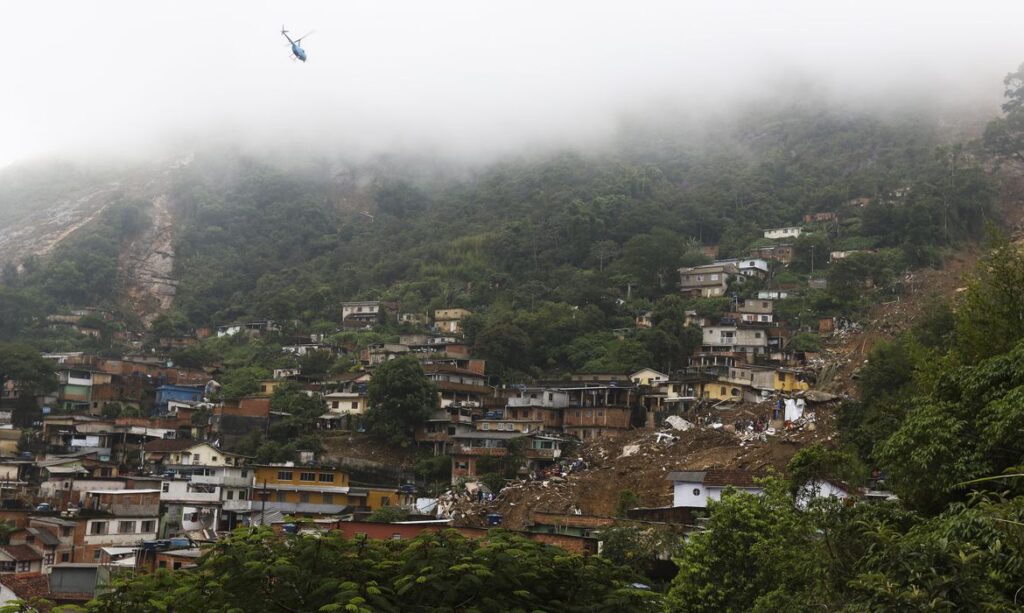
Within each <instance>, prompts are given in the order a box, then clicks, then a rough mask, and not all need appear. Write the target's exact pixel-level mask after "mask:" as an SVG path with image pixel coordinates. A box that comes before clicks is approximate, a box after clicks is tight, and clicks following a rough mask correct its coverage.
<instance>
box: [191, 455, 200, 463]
mask: <svg viewBox="0 0 1024 613" xmlns="http://www.w3.org/2000/svg"><path fill="white" fill-rule="evenodd" d="M192 461H193V462H198V461H199V454H198V453H193V454H192Z"/></svg>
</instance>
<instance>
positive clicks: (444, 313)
mask: <svg viewBox="0 0 1024 613" xmlns="http://www.w3.org/2000/svg"><path fill="white" fill-rule="evenodd" d="M472 314H473V311H470V310H469V309H437V310H436V311H434V328H435V329H436V330H437V331H438V332H440V333H441V334H458V335H461V334H462V320H463V319H465V318H467V317H469V316H470V315H472Z"/></svg>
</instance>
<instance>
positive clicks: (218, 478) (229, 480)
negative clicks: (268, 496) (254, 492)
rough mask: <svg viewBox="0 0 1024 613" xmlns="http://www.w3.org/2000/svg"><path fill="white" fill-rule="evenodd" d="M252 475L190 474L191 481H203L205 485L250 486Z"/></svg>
mask: <svg viewBox="0 0 1024 613" xmlns="http://www.w3.org/2000/svg"><path fill="white" fill-rule="evenodd" d="M252 479H253V478H252V477H251V476H250V477H240V476H235V475H192V479H191V481H192V483H203V484H207V485H220V486H223V487H251V486H252Z"/></svg>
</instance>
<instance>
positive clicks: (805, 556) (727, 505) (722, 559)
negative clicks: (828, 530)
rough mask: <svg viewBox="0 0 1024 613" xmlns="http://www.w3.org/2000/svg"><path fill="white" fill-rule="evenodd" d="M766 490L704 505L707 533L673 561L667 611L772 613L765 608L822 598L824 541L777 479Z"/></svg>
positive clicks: (694, 538)
mask: <svg viewBox="0 0 1024 613" xmlns="http://www.w3.org/2000/svg"><path fill="white" fill-rule="evenodd" d="M765 488H766V491H765V494H764V495H762V496H756V495H752V494H745V493H731V494H730V493H727V494H726V495H724V496H723V497H722V500H721V501H720V502H710V503H709V507H708V512H709V518H708V521H707V523H706V524H705V530H703V531H700V532H696V533H694V534H693V535H692V536H691V537H690V539H689V540H688V541H687V543H686V545H685V546H684V547H683V551H682V554H681V555H680V556H679V557H678V558H677V560H676V562H677V564H678V565H679V574H678V575H677V576H676V578H675V580H673V581H672V587H671V589H670V590H669V592H668V597H667V599H666V604H667V607H666V610H668V611H750V610H759V606H760V607H763V608H762V609H760V610H772V608H771V607H765V604H764V603H765V602H770V603H772V605H776V604H778V603H779V601H780V600H785V601H786V602H787V603H788V605H789V606H793V605H795V604H797V603H800V602H801V600H800V599H807V600H806V602H804V603H803V606H805V607H807V608H810V606H812V605H813V604H814V600H818V599H819V598H820V597H817V598H813V597H812V593H813V588H814V587H815V586H817V585H821V584H822V583H823V582H824V580H825V575H824V573H825V567H824V564H823V562H824V556H823V553H824V552H823V549H822V546H823V543H822V542H821V541H820V540H819V539H818V538H817V537H816V535H815V530H814V526H813V523H812V522H811V521H810V518H809V516H808V515H806V514H804V513H802V512H800V511H799V510H798V509H797V508H796V507H795V506H794V504H793V499H792V498H791V497H790V496H789V495H788V494H787V493H786V492H785V487H784V484H783V483H782V482H781V481H777V480H775V481H770V482H769V483H767V484H766V485H765ZM811 598H813V600H811ZM779 610H781V609H779Z"/></svg>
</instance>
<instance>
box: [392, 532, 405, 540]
mask: <svg viewBox="0 0 1024 613" xmlns="http://www.w3.org/2000/svg"><path fill="white" fill-rule="evenodd" d="M391 540H392V541H400V540H402V535H401V534H399V533H397V532H395V533H394V534H392V535H391Z"/></svg>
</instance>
